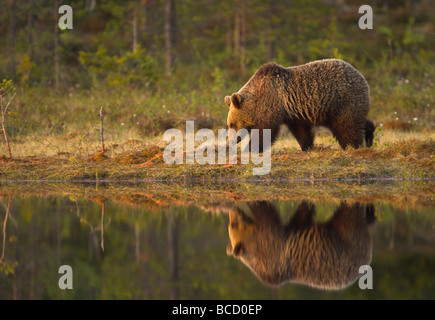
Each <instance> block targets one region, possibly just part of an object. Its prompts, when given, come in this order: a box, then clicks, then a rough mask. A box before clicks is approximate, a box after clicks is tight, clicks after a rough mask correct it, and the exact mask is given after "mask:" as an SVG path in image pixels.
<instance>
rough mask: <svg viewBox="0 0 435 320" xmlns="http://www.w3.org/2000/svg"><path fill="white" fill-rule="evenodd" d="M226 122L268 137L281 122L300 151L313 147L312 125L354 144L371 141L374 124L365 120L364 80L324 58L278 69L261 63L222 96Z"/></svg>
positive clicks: (351, 69)
mask: <svg viewBox="0 0 435 320" xmlns="http://www.w3.org/2000/svg"><path fill="white" fill-rule="evenodd" d="M225 103H226V104H227V105H228V107H229V113H228V120H227V125H228V127H229V128H232V129H235V130H236V131H238V130H240V129H242V128H246V129H248V130H250V129H259V131H260V132H259V133H260V146H261V145H262V137H263V134H262V130H263V129H270V130H271V140H272V141H271V142H272V143H273V142H274V141H275V139H276V137H277V134H278V131H279V127H280V125H281V124H285V125H287V127H288V128H289V130H290V132H291V133H292V134H293V135H294V136H295V138H296V140H297V141H298V143H299V145H300V146H301V148H302V150H304V151H306V150H308V149H310V148H312V147H313V143H314V133H313V128H314V127H315V126H325V127H327V128H329V129H330V130H331V131H332V133H333V135H334V137H335V138H336V139H337V140H338V142H339V144H340V146H341V147H342V148H343V149H346V147H348V146H352V147H354V148H358V147H360V146H362V144H363V142H364V140H365V142H366V146H367V147H370V146H371V145H372V143H373V132H374V130H375V126H374V124H373V123H372V122H371V121H369V120H367V114H368V112H369V108H370V96H369V85H368V83H367V81H366V79H365V78H364V77H363V75H362V74H361V73H360V72H359V71H358V70H356V69H355V68H354V67H353V66H351V65H350V64H349V63H347V62H345V61H342V60H339V59H325V60H319V61H314V62H310V63H307V64H304V65H301V66H296V67H289V68H284V67H282V66H280V65H278V64H276V63H267V64H265V65H263V66H261V67H260V68H259V69H258V70H257V71H256V72H255V74H254V75H253V76H252V77H251V79H250V80H249V81H248V82H247V83H246V84H245V85H244V86H243V87H242V88H241V89H240V90H239V91H238V92H236V93H233V94H232V95H231V96H226V97H225Z"/></svg>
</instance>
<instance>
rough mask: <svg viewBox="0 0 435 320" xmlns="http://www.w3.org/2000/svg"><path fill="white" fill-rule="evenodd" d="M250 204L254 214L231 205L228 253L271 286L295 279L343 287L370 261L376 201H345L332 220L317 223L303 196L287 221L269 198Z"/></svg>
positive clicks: (310, 283)
mask: <svg viewBox="0 0 435 320" xmlns="http://www.w3.org/2000/svg"><path fill="white" fill-rule="evenodd" d="M248 207H249V209H250V211H251V216H249V215H248V213H245V212H244V211H243V210H241V209H236V210H234V211H230V215H229V218H230V222H229V226H228V231H229V237H230V244H229V245H228V247H227V254H232V255H233V256H234V257H236V258H239V259H240V260H241V261H242V262H243V263H244V264H245V265H246V266H248V267H249V268H250V269H251V270H252V271H253V272H254V274H255V275H256V276H257V277H258V278H259V279H260V280H261V281H262V282H263V283H265V284H267V285H269V286H272V287H275V286H279V285H281V284H283V283H285V282H287V281H291V282H294V283H300V284H304V285H308V286H310V287H315V288H322V289H331V290H332V289H334V290H335V289H342V288H345V287H347V286H349V285H350V284H352V283H354V282H355V281H356V280H357V279H358V278H359V276H361V274H359V268H360V267H361V266H362V265H369V263H370V262H371V252H372V239H371V234H370V230H369V226H370V225H371V224H372V223H373V222H374V220H375V216H374V207H373V205H367V206H364V205H361V204H358V203H356V204H348V203H346V202H342V203H341V204H340V206H339V207H338V209H337V210H336V211H335V213H334V215H333V217H332V218H331V219H330V220H328V221H327V222H324V223H314V222H313V216H314V214H315V208H314V205H313V204H311V203H310V202H307V201H303V202H302V203H301V204H300V206H299V207H298V209H297V211H296V212H295V213H294V215H293V216H292V218H291V219H290V221H289V222H288V223H287V224H286V225H283V224H282V222H281V219H280V216H279V214H278V212H277V211H276V209H275V208H274V206H273V205H271V204H270V203H268V202H266V201H260V202H251V203H248Z"/></svg>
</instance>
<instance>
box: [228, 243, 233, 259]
mask: <svg viewBox="0 0 435 320" xmlns="http://www.w3.org/2000/svg"><path fill="white" fill-rule="evenodd" d="M232 254H233V247H232V246H231V243H228V245H227V255H228V256H230V255H232Z"/></svg>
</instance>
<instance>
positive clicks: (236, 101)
mask: <svg viewBox="0 0 435 320" xmlns="http://www.w3.org/2000/svg"><path fill="white" fill-rule="evenodd" d="M231 102H232V103H233V105H234V107H236V108H237V109H240V106H241V104H242V102H243V96H242V95H241V94H240V93H233V94H232V95H231Z"/></svg>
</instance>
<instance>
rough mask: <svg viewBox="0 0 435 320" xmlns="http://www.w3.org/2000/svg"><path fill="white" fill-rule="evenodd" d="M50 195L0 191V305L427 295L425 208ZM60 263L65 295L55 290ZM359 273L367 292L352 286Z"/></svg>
mask: <svg viewBox="0 0 435 320" xmlns="http://www.w3.org/2000/svg"><path fill="white" fill-rule="evenodd" d="M100 188H101V186H100ZM55 189H56V187H53V188H52V190H51V192H45V193H46V195H43V194H42V195H41V194H39V195H34V194H35V193H36V194H37V193H38V192H33V193H29V192H17V191H16V189H15V191H14V192H15V193H13V192H12V191H11V192H5V189H2V192H3V197H1V196H2V195H1V194H0V219H1V220H0V223H1V225H2V226H4V229H3V230H4V231H5V233H2V236H3V237H2V238H1V240H2V248H1V249H2V250H1V254H2V263H1V264H0V299H434V298H435V250H434V244H435V212H434V207H433V206H431V205H430V203H429V205H428V204H427V203H421V205H419V203H418V202H417V203H412V204H408V205H406V204H405V205H404V204H403V203H400V204H396V203H394V202H391V201H381V200H379V199H376V200H375V201H373V202H370V201H360V202H355V201H354V199H352V200H350V201H347V200H346V199H341V200H337V199H331V201H327V200H325V199H322V200H321V201H318V200H315V199H314V198H315V197H311V196H310V197H309V196H307V197H306V198H301V197H298V199H293V200H289V201H284V200H276V199H274V200H271V201H260V202H259V201H237V209H235V201H234V199H232V198H231V197H228V198H227V199H223V200H222V201H220V200H221V199H220V198H218V197H213V196H210V195H204V199H203V200H202V201H200V202H199V201H198V202H197V203H191V204H189V205H185V204H183V201H182V197H181V196H180V199H179V200H178V201H172V202H171V203H163V202H162V200H161V199H159V198H158V196H157V195H158V193H152V194H149V193H148V191H143V190H142V191H141V190H139V191H138V192H137V193H136V195H128V194H119V195H118V196H117V197H112V198H108V197H107V192H106V191H104V189H102V190H103V191H101V194H102V195H100V196H98V195H97V196H95V195H94V194H89V195H86V192H85V193H81V194H80V195H76V194H74V193H70V194H65V193H64V194H61V192H59V194H56V193H55V192H53V190H55ZM35 191H37V190H35ZM42 193H44V191H42ZM137 194H141V196H138V195H137ZM9 201H10V205H9ZM8 206H9V210H7V208H8ZM6 212H7V214H6ZM230 221H231V223H230ZM229 225H230V228H229ZM62 265H69V266H71V268H72V272H73V277H72V284H73V289H72V290H61V289H60V288H59V279H60V278H61V277H62V275H63V274H60V273H59V267H60V266H62ZM361 265H369V266H370V267H371V275H372V287H373V289H361V288H360V287H361V286H363V287H364V285H368V284H369V283H370V281H369V278H368V276H369V274H368V273H367V272H366V271H362V272H361V273H360V272H359V271H360V270H359V267H360V266H361ZM361 275H363V277H365V278H361V279H359V277H360V276H361Z"/></svg>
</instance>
